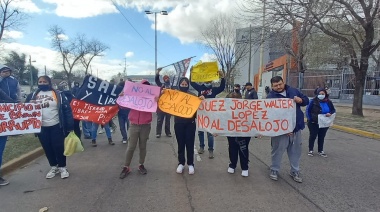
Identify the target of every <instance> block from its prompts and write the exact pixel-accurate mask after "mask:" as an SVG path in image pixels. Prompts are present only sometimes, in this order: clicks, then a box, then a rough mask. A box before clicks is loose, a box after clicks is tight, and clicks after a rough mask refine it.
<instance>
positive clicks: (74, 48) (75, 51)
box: [49, 25, 88, 85]
mask: <svg viewBox="0 0 380 212" xmlns="http://www.w3.org/2000/svg"><path fill="white" fill-rule="evenodd" d="M49 33H50V35H51V36H52V47H53V49H54V50H56V51H58V52H59V53H60V56H61V59H62V63H61V65H62V67H63V70H64V72H65V74H66V77H67V82H68V84H69V85H71V82H72V71H73V69H74V67H75V66H76V65H77V64H78V63H80V60H81V58H82V57H83V56H84V55H86V54H87V53H88V48H87V43H86V37H85V36H84V35H79V34H78V35H77V36H76V37H74V38H73V39H71V40H68V39H66V36H65V32H64V30H63V29H62V28H60V27H58V26H57V25H55V26H52V27H50V29H49Z"/></svg>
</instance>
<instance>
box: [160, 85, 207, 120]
mask: <svg viewBox="0 0 380 212" xmlns="http://www.w3.org/2000/svg"><path fill="white" fill-rule="evenodd" d="M200 104H201V100H200V99H199V98H198V97H197V96H194V95H192V94H190V93H184V92H181V91H177V90H171V89H165V90H164V93H163V94H162V95H161V97H160V99H159V100H158V106H159V108H160V110H162V111H164V112H165V113H169V114H172V115H174V116H179V117H183V118H191V117H193V116H194V114H195V112H197V109H198V107H199V105H200Z"/></svg>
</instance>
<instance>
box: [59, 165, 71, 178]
mask: <svg viewBox="0 0 380 212" xmlns="http://www.w3.org/2000/svg"><path fill="white" fill-rule="evenodd" d="M59 172H61V178H62V179H65V178H68V177H69V176H70V174H69V172H68V171H67V169H66V167H59Z"/></svg>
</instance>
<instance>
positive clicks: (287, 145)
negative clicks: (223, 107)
mask: <svg viewBox="0 0 380 212" xmlns="http://www.w3.org/2000/svg"><path fill="white" fill-rule="evenodd" d="M270 83H271V85H272V91H270V92H269V94H268V96H267V98H268V99H270V98H289V99H293V100H294V101H295V103H296V126H295V128H294V130H293V132H291V133H289V134H284V135H280V136H275V137H272V138H271V146H272V165H271V166H270V175H269V177H270V179H272V180H278V172H279V170H280V166H281V160H282V155H283V154H284V152H285V150H286V151H287V152H288V157H289V161H290V166H291V169H290V176H291V177H292V178H293V180H294V181H296V182H298V183H302V178H301V177H300V173H299V172H300V168H299V163H300V159H301V152H302V135H301V131H302V130H303V129H304V128H305V121H304V114H303V112H302V110H301V106H306V105H308V104H309V98H308V97H307V96H305V95H304V94H302V93H301V92H300V91H298V90H297V89H296V88H292V87H290V86H289V85H286V84H285V83H284V80H283V79H282V77H280V76H275V77H273V78H272V79H271V80H270Z"/></svg>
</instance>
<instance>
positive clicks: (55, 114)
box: [25, 76, 74, 179]
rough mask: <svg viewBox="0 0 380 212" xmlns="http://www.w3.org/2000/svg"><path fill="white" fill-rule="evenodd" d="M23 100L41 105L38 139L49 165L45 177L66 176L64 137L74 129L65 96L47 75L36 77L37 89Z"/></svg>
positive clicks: (67, 173) (67, 175) (67, 174)
mask: <svg viewBox="0 0 380 212" xmlns="http://www.w3.org/2000/svg"><path fill="white" fill-rule="evenodd" d="M25 102H31V103H36V104H39V105H40V106H41V107H42V127H41V132H40V133H38V139H39V140H40V142H41V146H42V148H43V149H44V151H45V155H46V158H47V159H48V161H49V164H50V166H51V169H50V171H49V172H48V173H47V175H46V178H47V179H50V178H53V177H55V175H56V174H58V173H61V178H62V179H64V178H68V177H69V172H68V171H67V169H66V156H64V155H63V152H64V141H65V137H66V136H67V135H68V134H69V132H70V131H73V130H74V119H73V114H72V111H71V107H70V102H68V100H67V98H66V96H65V95H64V94H63V93H62V92H60V91H57V90H55V89H53V88H52V84H51V79H50V77H48V76H41V77H39V78H38V89H37V90H36V91H35V92H34V93H31V94H29V96H28V97H27V98H26V100H25Z"/></svg>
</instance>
